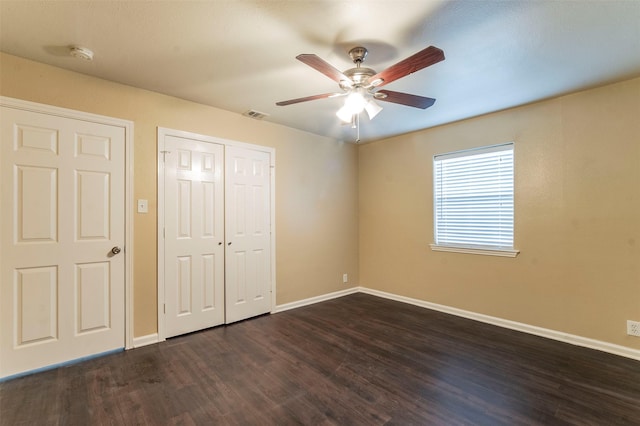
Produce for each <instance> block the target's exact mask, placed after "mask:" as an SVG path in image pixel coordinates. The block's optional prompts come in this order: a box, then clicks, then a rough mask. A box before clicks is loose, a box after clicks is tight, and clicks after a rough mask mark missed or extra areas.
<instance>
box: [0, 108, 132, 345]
mask: <svg viewBox="0 0 640 426" xmlns="http://www.w3.org/2000/svg"><path fill="white" fill-rule="evenodd" d="M0 106H3V107H9V108H14V109H19V110H23V111H29V112H35V113H40V114H47V115H51V116H56V117H62V118H68V119H73V120H83V121H88V122H91V123H97V124H105V125H109V126H114V127H121V128H123V129H124V144H125V146H124V162H125V165H124V175H125V176H124V186H125V187H124V192H125V194H124V198H125V199H124V207H125V209H124V210H125V211H124V228H125V229H124V239H125V241H124V244H125V245H124V248H125V249H124V256H125V259H124V292H125V294H124V342H123V343H124V348H125V349H131V348H133V287H132V283H133V217H132V212H133V206H134V202H133V182H134V180H133V124H134V123H133V121H130V120H124V119H121V118H115V117H108V116H105V115H98V114H92V113H89V112H84V111H78V110H74V109H69V108H63V107H58V106H54V105H47V104H41V103H37V102H31V101H25V100H22V99H15V98H10V97H6V96H0ZM2 214H3V211H2V209H0V221H1V220H2ZM0 256H2V253H1V252H0ZM96 355H98V354H96Z"/></svg>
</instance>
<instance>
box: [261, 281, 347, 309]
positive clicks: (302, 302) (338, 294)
mask: <svg viewBox="0 0 640 426" xmlns="http://www.w3.org/2000/svg"><path fill="white" fill-rule="evenodd" d="M358 291H360V290H359V287H352V288H348V289H346V290H340V291H334V292H333V293H328V294H323V295H321V296H315V297H310V298H308V299H303V300H297V301H295V302H290V303H285V304H283V305H276V307H275V308H274V309H273V310H272V311H271V313H272V314H277V313H279V312H284V311H288V310H289V309H295V308H301V307H303V306H307V305H313V304H314V303H320V302H325V301H327V300H331V299H337V298H338V297H342V296H347V295H349V294H353V293H357V292H358Z"/></svg>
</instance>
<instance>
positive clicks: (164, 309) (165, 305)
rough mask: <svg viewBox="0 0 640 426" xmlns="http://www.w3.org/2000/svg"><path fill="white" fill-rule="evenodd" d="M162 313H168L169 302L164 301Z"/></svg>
mask: <svg viewBox="0 0 640 426" xmlns="http://www.w3.org/2000/svg"><path fill="white" fill-rule="evenodd" d="M162 313H163V314H166V313H167V304H166V303H163V304H162Z"/></svg>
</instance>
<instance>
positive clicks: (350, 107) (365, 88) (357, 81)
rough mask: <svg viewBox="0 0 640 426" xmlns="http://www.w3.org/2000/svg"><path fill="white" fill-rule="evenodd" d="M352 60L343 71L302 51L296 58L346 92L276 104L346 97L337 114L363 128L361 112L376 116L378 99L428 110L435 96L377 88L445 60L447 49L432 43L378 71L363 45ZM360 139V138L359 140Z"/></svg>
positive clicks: (378, 108)
mask: <svg viewBox="0 0 640 426" xmlns="http://www.w3.org/2000/svg"><path fill="white" fill-rule="evenodd" d="M349 56H350V57H351V60H352V61H353V63H354V64H355V65H356V66H355V68H350V69H348V70H346V71H344V72H341V71H339V70H338V69H336V68H335V67H333V66H332V65H331V64H329V63H328V62H326V61H324V60H323V59H322V58H320V57H319V56H317V55H314V54H302V55H298V56H296V59H297V60H299V61H301V62H303V63H305V64H307V65H309V66H310V67H311V68H314V69H316V70H317V71H320V72H321V73H323V74H324V75H326V76H327V77H329V78H330V79H332V80H333V81H335V82H336V83H338V84H339V86H340V89H342V92H337V93H323V94H321V95H313V96H306V97H304V98H297V99H290V100H288V101H281V102H277V103H276V105H279V106H286V105H291V104H297V103H300V102H307V101H313V100H316V99H325V98H334V97H338V96H346V97H347V99H346V100H345V104H344V106H343V107H342V108H340V109H339V110H338V112H337V113H336V115H337V116H338V117H339V118H340V119H341V120H342V121H343V122H346V123H351V124H352V125H353V127H356V128H358V129H359V117H360V113H361V112H362V111H363V110H365V111H366V112H367V115H368V116H369V119H373V117H375V116H376V115H377V114H378V113H379V112H380V111H381V110H382V107H381V106H380V105H378V104H377V103H376V102H375V101H376V100H378V101H384V102H393V103H396V104H401V105H406V106H410V107H414V108H421V109H426V108H429V107H430V106H431V105H433V103H434V102H435V101H436V100H435V99H433V98H427V97H424V96H418V95H411V94H409V93H402V92H394V91H391V90H377V89H378V88H380V87H382V86H384V85H387V84H389V83H391V82H392V81H395V80H398V79H399V78H402V77H405V76H407V75H409V74H412V73H414V72H416V71H419V70H421V69H423V68H426V67H428V66H430V65H433V64H435V63H438V62H440V61H442V60H444V52H443V51H442V50H440V49H438V48H437V47H434V46H429V47H427V48H426V49H423V50H421V51H420V52H418V53H416V54H414V55H411V56H409V57H408V58H406V59H404V60H402V61H400V62H398V63H396V64H395V65H392V66H390V67H389V68H387V69H385V70H384V71H381V72H379V73H376V72H375V71H374V70H372V69H371V68H366V67H362V66H361V65H362V63H363V62H364V59H365V57H366V56H367V49H366V48H364V47H361V46H358V47H354V48H353V49H351V50H350V51H349ZM359 139H360V138H359V137H358V140H359Z"/></svg>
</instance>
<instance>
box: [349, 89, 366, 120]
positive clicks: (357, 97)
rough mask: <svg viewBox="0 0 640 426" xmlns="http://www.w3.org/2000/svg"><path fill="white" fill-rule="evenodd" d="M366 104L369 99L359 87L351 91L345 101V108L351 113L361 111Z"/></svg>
mask: <svg viewBox="0 0 640 426" xmlns="http://www.w3.org/2000/svg"><path fill="white" fill-rule="evenodd" d="M366 104H367V100H366V99H365V97H364V95H363V94H362V91H361V90H358V89H356V90H354V91H352V92H351V93H349V95H348V96H347V99H346V100H345V101H344V106H345V108H347V109H348V110H349V111H351V114H359V113H361V112H362V110H363V109H364V107H365V105H366Z"/></svg>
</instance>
